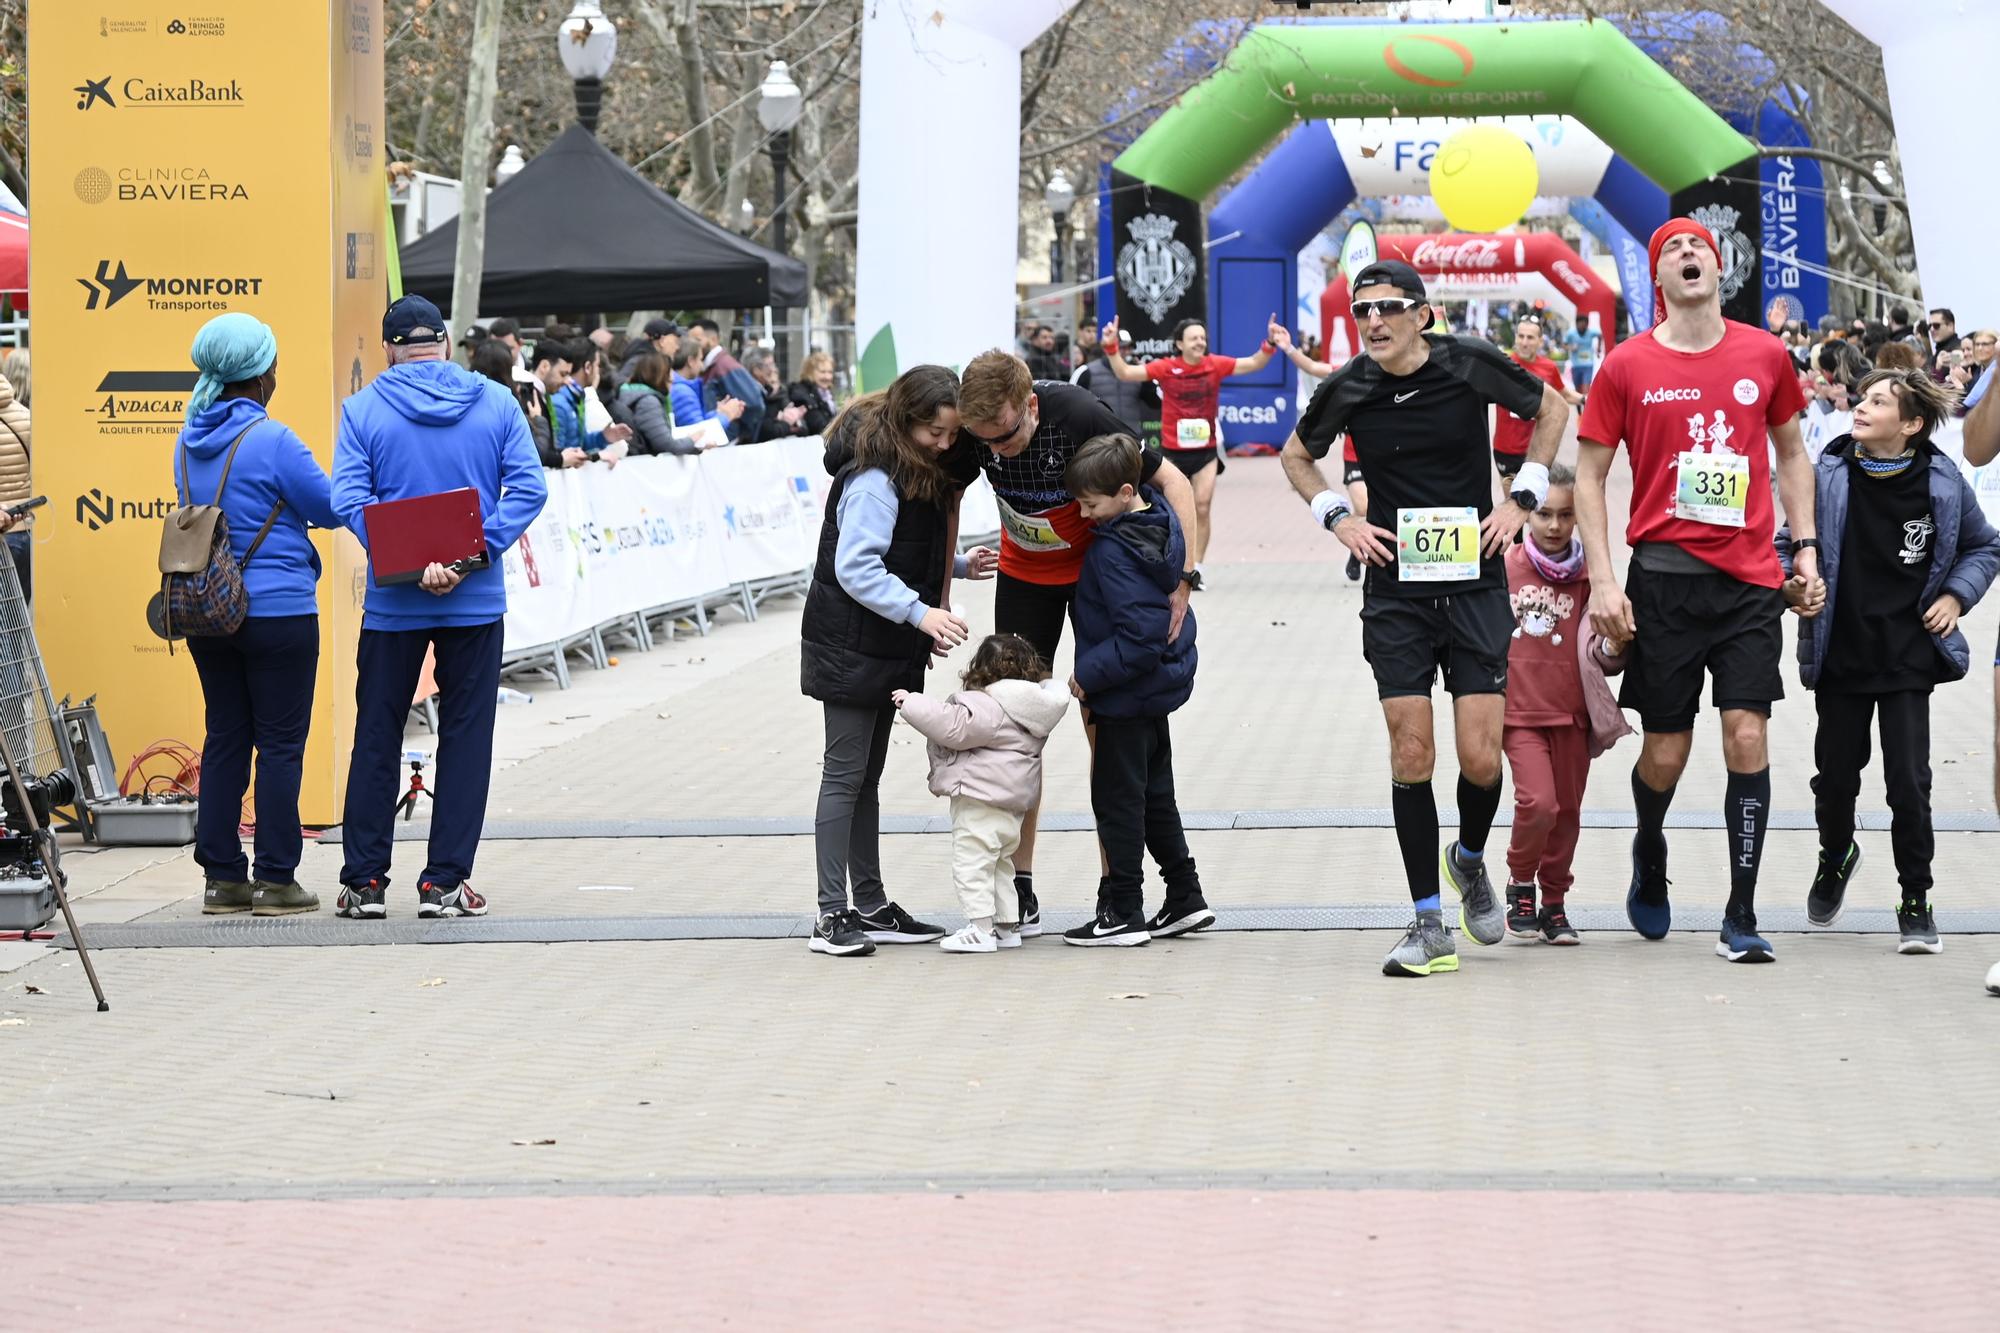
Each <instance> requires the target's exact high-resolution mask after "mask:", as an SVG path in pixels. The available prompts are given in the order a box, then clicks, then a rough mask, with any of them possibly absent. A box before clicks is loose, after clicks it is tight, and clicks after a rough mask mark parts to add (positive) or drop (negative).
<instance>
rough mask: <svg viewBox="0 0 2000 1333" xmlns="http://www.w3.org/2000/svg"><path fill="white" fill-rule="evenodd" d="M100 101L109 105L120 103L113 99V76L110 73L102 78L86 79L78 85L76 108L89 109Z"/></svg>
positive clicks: (79, 109)
mask: <svg viewBox="0 0 2000 1333" xmlns="http://www.w3.org/2000/svg"><path fill="white" fill-rule="evenodd" d="M100 103H101V104H102V105H104V106H108V107H115V106H117V105H118V104H117V103H116V102H114V101H112V100H111V76H110V75H109V74H107V75H105V76H104V77H103V78H101V79H85V80H84V81H83V82H82V83H79V84H78V85H76V109H77V110H78V111H88V110H90V108H92V107H94V106H97V105H99V104H100Z"/></svg>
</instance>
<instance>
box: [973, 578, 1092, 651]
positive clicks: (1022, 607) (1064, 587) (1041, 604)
mask: <svg viewBox="0 0 2000 1333" xmlns="http://www.w3.org/2000/svg"><path fill="white" fill-rule="evenodd" d="M1075 603H1076V585H1075V584H1074V583H1029V582H1028V581H1027V580H1026V579H1017V578H1014V577H1013V576H1011V575H1008V574H996V575H994V582H993V630H994V633H996V634H1018V635H1020V636H1021V637H1022V638H1024V639H1026V640H1027V641H1028V642H1029V643H1032V644H1033V645H1035V651H1036V652H1038V653H1040V654H1041V655H1042V665H1043V666H1045V667H1047V668H1048V669H1049V670H1051V671H1053V670H1055V665H1056V649H1058V648H1060V647H1062V633H1063V619H1064V617H1068V618H1069V619H1071V620H1072V621H1074V619H1075V618H1076V612H1075V609H1074V608H1075Z"/></svg>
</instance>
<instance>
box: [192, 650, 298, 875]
mask: <svg viewBox="0 0 2000 1333" xmlns="http://www.w3.org/2000/svg"><path fill="white" fill-rule="evenodd" d="M187 650H188V656H190V657H192V658H193V659H194V670H195V674H196V675H197V676H199V677H200V678H201V699H202V704H203V707H204V708H205V710H206V716H207V732H208V735H207V738H206V739H205V740H204V741H203V742H202V746H201V802H200V805H199V806H198V807H197V808H196V811H195V825H194V860H195V864H196V865H198V866H200V867H201V868H202V869H203V870H204V871H206V872H207V874H208V877H209V878H210V879H220V880H227V881H229V882H230V883H233V884H241V883H242V882H243V881H244V880H245V879H247V878H249V874H250V871H251V869H252V866H251V864H250V862H249V860H248V859H247V858H246V857H245V856H244V855H243V840H242V839H241V838H240V837H238V836H237V832H236V830H237V827H238V825H240V824H241V823H242V822H243V793H244V792H246V791H248V790H249V789H250V755H251V751H252V750H254V751H256V755H257V864H256V866H255V867H254V868H255V870H256V872H257V878H258V879H260V880H262V881H264V883H266V884H290V883H291V882H292V878H293V876H294V875H296V874H297V873H298V869H299V855H300V853H301V852H302V851H303V850H304V844H305V840H304V836H303V834H302V833H301V832H300V830H299V783H300V780H301V779H302V777H303V775H304V773H305V758H306V735H307V733H308V732H309V731H310V730H311V729H312V705H313V682H314V679H315V678H316V677H317V676H318V674H319V617H318V616H316V615H310V616H256V617H253V618H251V619H249V620H246V621H244V622H243V625H242V627H241V628H240V629H238V630H237V631H236V632H235V633H234V634H231V635H228V636H227V637H224V638H199V639H189V640H188V641H187Z"/></svg>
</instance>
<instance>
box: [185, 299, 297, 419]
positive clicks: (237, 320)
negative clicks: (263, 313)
mask: <svg viewBox="0 0 2000 1333" xmlns="http://www.w3.org/2000/svg"><path fill="white" fill-rule="evenodd" d="M188 355H189V356H190V357H191V358H193V360H194V368H195V369H196V370H199V371H200V372H201V378H200V379H199V380H197V381H196V382H195V386H194V392H193V393H191V394H189V395H188V402H187V421H188V424H190V425H192V424H193V423H194V419H195V417H196V416H197V415H198V414H199V413H200V412H201V410H202V409H203V408H205V407H207V406H208V405H209V404H210V403H213V402H214V401H215V400H216V399H217V398H218V397H220V396H221V394H222V390H223V388H224V387H225V386H227V385H231V384H234V383H236V382H237V381H238V380H253V379H256V378H257V377H258V376H259V375H262V374H263V373H264V372H265V371H267V370H269V369H270V368H271V366H272V364H273V363H274V362H276V361H277V359H278V335H277V334H275V333H273V332H271V326H270V325H268V324H266V323H264V322H263V321H262V320H259V319H253V318H252V317H251V316H249V315H240V314H231V315H217V316H216V317H215V318H214V319H211V320H210V321H208V323H206V324H204V325H202V326H201V331H200V332H199V333H197V334H195V335H194V346H193V347H192V348H190V349H189V350H188Z"/></svg>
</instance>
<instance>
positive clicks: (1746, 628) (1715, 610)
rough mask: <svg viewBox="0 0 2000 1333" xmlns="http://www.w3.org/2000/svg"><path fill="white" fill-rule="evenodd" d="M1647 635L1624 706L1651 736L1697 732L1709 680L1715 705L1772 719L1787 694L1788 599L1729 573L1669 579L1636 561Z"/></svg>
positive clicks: (1637, 594) (1633, 663)
mask: <svg viewBox="0 0 2000 1333" xmlns="http://www.w3.org/2000/svg"><path fill="white" fill-rule="evenodd" d="M1625 595H1626V596H1627V597H1629V598H1631V599H1632V619H1633V622H1634V623H1635V624H1637V625H1638V627H1639V633H1638V636H1637V637H1636V638H1634V639H1633V640H1632V656H1631V658H1630V659H1629V660H1628V662H1627V663H1626V666H1625V681H1624V683H1623V684H1622V685H1621V686H1620V687H1619V690H1618V703H1619V705H1620V706H1621V707H1625V708H1630V709H1632V710H1633V711H1634V712H1636V713H1638V715H1639V721H1640V724H1641V725H1642V726H1644V727H1645V729H1646V730H1647V731H1650V732H1662V733H1666V734H1669V735H1671V734H1674V733H1677V732H1683V731H1691V730H1693V728H1694V717H1695V714H1696V713H1697V712H1699V711H1700V709H1701V677H1702V672H1703V671H1704V670H1706V671H1707V672H1708V674H1709V675H1710V676H1711V677H1712V678H1713V679H1714V686H1713V689H1712V690H1711V692H1710V697H1709V702H1710V703H1712V704H1713V705H1714V706H1715V707H1716V708H1718V709H1725V708H1747V709H1749V710H1750V711H1752V712H1756V713H1763V714H1764V715H1766V716H1769V715H1770V712H1771V705H1772V704H1773V703H1775V702H1777V701H1778V700H1779V699H1782V698H1784V697H1785V682H1784V677H1783V676H1782V675H1781V674H1780V672H1779V670H1778V661H1779V659H1780V658H1781V657H1782V656H1783V655H1784V651H1785V630H1784V620H1785V598H1784V594H1782V593H1780V592H1779V591H1778V590H1777V589H1776V588H1760V587H1758V586H1757V585H1756V584H1754V583H1744V582H1743V581H1741V580H1740V579H1734V578H1731V577H1730V576H1729V575H1727V574H1722V573H1715V574H1661V573H1657V572H1655V571H1653V570H1649V569H1643V568H1641V567H1640V566H1639V565H1637V564H1634V565H1633V566H1632V571H1631V574H1630V576H1629V577H1628V578H1627V579H1626V580H1625Z"/></svg>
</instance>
